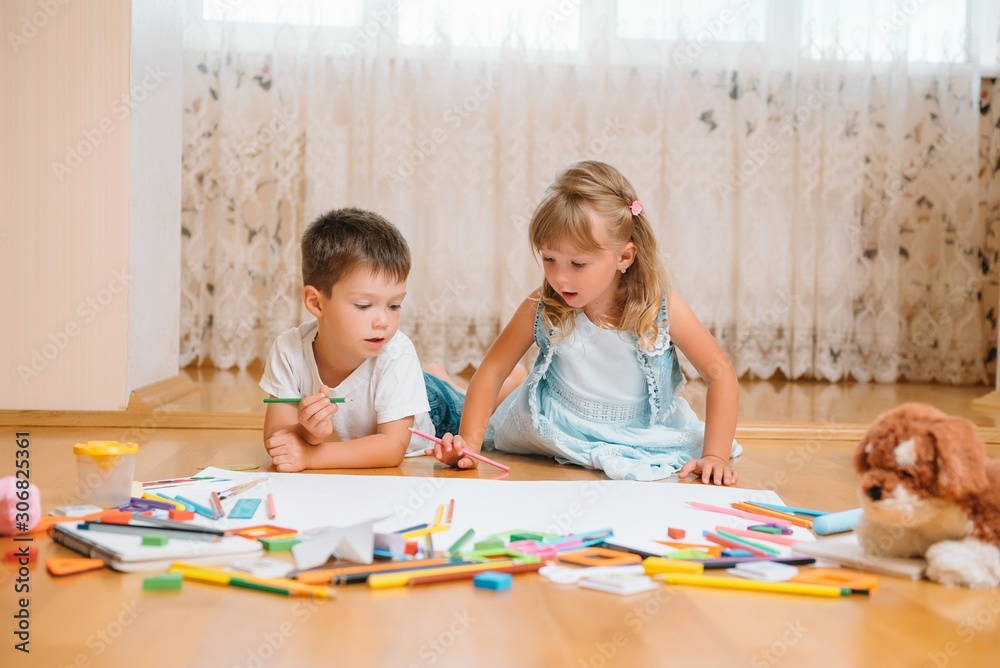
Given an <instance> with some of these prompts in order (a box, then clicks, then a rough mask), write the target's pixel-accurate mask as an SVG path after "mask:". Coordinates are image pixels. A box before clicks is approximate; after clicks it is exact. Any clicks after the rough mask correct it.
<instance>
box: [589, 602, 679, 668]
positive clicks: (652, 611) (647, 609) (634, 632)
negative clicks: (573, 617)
mask: <svg viewBox="0 0 1000 668" xmlns="http://www.w3.org/2000/svg"><path fill="white" fill-rule="evenodd" d="M676 592H677V590H676V589H675V588H673V587H669V588H668V587H662V586H661V587H659V588H658V589H655V590H653V591H652V592H650V593H647V594H645V595H644V596H643V600H642V601H641V602H637V603H636V605H634V606H632V608H631V609H630V610H629V611H628V612H627V613H625V617H624V618H623V619H622V621H623V623H624V625H625V627H626V628H627V629H628V630H629V631H630V632H631V634H626V633H625V631H615V632H614V633H612V634H611V637H610V638H607V639H605V640H599V641H597V642H595V643H594V644H593V648H594V650H593V651H592V652H591V653H590V654H589V655H588V656H587V657H586V658H583V659H578V660H577V666H578V668H606V666H608V665H609V664H610V663H611V662H612V661H614V659H615V658H616V657H618V656H619V653H620V652H621V650H622V649H623V648H625V647H626V646H627V645H628V644H629V643H630V642H631V639H632V637H633V636H638V635H639V634H640V633H642V630H643V629H644V628H646V625H647V624H649V623H650V622H652V621H653V620H654V619H655V618H656V617H658V616H659V615H660V613H661V612H663V610H664V609H665V608H666V605H667V604H668V603H669V602H670V600H671V599H673V597H674V596H676V595H677V594H676Z"/></svg>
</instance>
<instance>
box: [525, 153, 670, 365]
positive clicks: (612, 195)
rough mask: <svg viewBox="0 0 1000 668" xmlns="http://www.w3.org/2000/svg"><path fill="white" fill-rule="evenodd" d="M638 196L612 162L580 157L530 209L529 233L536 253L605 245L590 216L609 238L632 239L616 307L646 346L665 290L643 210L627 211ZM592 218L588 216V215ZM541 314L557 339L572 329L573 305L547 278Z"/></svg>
mask: <svg viewBox="0 0 1000 668" xmlns="http://www.w3.org/2000/svg"><path fill="white" fill-rule="evenodd" d="M637 199H638V198H637V197H636V194H635V188H633V187H632V184H631V183H629V182H628V179H626V178H625V177H624V176H622V173H621V172H619V171H618V170H617V169H615V168H614V167H612V166H611V165H608V164H605V163H603V162H596V161H593V160H585V161H583V162H578V163H576V164H574V165H571V166H570V167H569V169H567V170H566V171H565V172H563V173H562V174H561V175H559V177H557V178H556V180H555V182H554V183H553V184H552V185H551V186H549V189H548V190H547V191H546V192H545V195H544V196H543V198H542V202H541V204H539V205H538V208H537V209H535V214H534V215H533V216H532V218H531V226H530V227H529V230H528V236H529V238H530V240H531V247H532V250H533V251H534V253H535V255H536V256H537V255H539V254H540V249H541V248H543V247H547V248H551V247H552V246H556V245H559V244H561V243H568V244H570V245H572V246H574V247H576V248H578V249H580V250H581V251H583V252H595V251H602V250H607V249H605V248H602V247H601V245H600V244H598V243H597V240H596V239H595V238H594V234H593V228H592V224H593V223H592V222H591V221H592V220H594V219H596V220H598V221H603V222H604V224H606V225H607V231H608V236H609V238H610V239H611V241H612V243H614V244H616V245H619V246H621V245H624V244H627V243H628V242H630V241H631V242H632V243H634V244H635V248H636V257H635V261H634V262H633V263H632V265H631V266H630V267H629V268H628V271H626V273H624V274H622V276H621V281H620V283H619V286H618V295H617V303H618V304H619V305H620V306H621V310H622V312H621V316H620V318H619V320H618V327H617V329H619V330H620V331H629V332H632V333H633V334H635V336H636V337H637V338H638V339H639V341H640V343H641V344H642V346H643V347H645V348H651V347H652V346H653V343H654V342H655V341H656V336H657V334H658V333H659V332H658V328H657V324H656V320H657V316H658V315H659V313H660V306H661V304H662V302H663V297H664V295H666V294H668V286H667V272H666V269H664V267H663V263H662V262H661V261H660V257H659V255H658V254H657V250H656V237H655V236H654V235H653V230H652V228H651V227H650V225H649V220H648V219H647V218H646V215H645V214H644V213H642V212H640V213H639V214H638V215H632V210H631V205H632V203H633V202H635V201H636V200H637ZM592 217H593V218H592ZM541 300H542V317H544V319H545V323H546V324H547V325H548V326H549V328H551V329H552V330H553V331H554V333H555V336H556V337H557V338H560V337H563V336H565V335H566V334H568V333H569V332H571V331H572V329H573V316H574V312H575V311H576V309H574V308H573V307H572V306H570V305H569V304H567V303H566V302H565V300H563V298H562V296H561V295H559V293H558V292H556V291H555V290H554V289H553V288H552V286H551V285H549V282H548V281H547V280H543V281H542V289H541Z"/></svg>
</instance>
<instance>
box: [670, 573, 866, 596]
mask: <svg viewBox="0 0 1000 668" xmlns="http://www.w3.org/2000/svg"><path fill="white" fill-rule="evenodd" d="M655 579H657V580H660V581H662V582H666V583H667V584H684V585H694V586H696V587H718V588H721V589H745V590H749V591H770V592H777V593H780V594H805V595H807V596H829V597H832V598H836V597H838V596H849V595H850V593H851V590H850V589H843V588H841V587H829V586H826V585H813V584H803V583H800V582H759V581H756V580H742V579H739V578H724V577H714V576H711V575H689V574H687V573H663V574H661V575H657V576H655Z"/></svg>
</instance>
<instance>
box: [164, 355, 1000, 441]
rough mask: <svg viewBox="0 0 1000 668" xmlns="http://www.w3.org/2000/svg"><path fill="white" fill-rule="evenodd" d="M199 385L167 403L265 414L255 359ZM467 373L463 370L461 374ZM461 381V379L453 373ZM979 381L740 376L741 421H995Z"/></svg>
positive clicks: (700, 403) (197, 374) (696, 403)
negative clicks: (898, 412)
mask: <svg viewBox="0 0 1000 668" xmlns="http://www.w3.org/2000/svg"><path fill="white" fill-rule="evenodd" d="M181 371H182V373H183V374H185V375H186V376H187V377H188V378H190V379H191V380H193V381H195V382H196V383H198V385H199V387H200V388H201V391H199V392H198V393H195V394H189V395H187V396H185V397H182V398H181V399H178V400H177V401H175V402H173V403H172V404H170V405H169V406H167V407H166V408H167V409H168V410H172V411H177V412H188V411H190V412H201V413H237V414H239V413H254V414H259V415H261V416H263V415H264V404H263V403H261V399H263V398H264V397H265V396H267V395H266V394H265V393H264V391H263V390H261V389H260V388H259V387H258V386H257V383H258V382H259V381H260V377H261V372H262V369H261V368H260V366H259V365H254V366H251V367H249V368H248V369H246V370H244V371H240V370H237V369H231V370H227V371H221V370H219V369H216V368H210V367H203V368H199V367H187V368H185V369H182V370H181ZM466 379H467V375H466ZM456 380H457V382H458V383H460V384H463V383H464V381H465V379H463V377H458V378H457V379H456ZM991 389H992V388H990V387H987V386H984V385H972V386H960V387H955V386H944V385H930V384H923V383H894V384H879V383H855V382H844V383H822V382H816V381H797V382H788V381H771V380H743V381H741V382H740V413H739V420H740V422H752V423H781V424H800V423H809V424H812V423H817V424H822V423H847V424H857V423H865V424H867V423H869V422H871V421H872V420H874V419H875V418H876V417H877V416H878V415H879V414H880V413H882V412H884V411H886V410H888V409H890V408H892V407H894V406H897V405H899V404H901V403H904V402H906V401H925V402H928V403H931V404H934V405H935V406H937V407H938V408H940V409H941V410H943V411H945V412H948V413H951V414H953V415H961V416H963V417H966V418H968V419H970V420H972V421H973V422H974V423H976V424H977V425H979V426H981V427H1000V411H986V410H983V409H978V408H975V407H974V406H973V405H972V403H971V402H972V400H973V399H977V398H979V397H982V396H983V395H985V394H988V393H989V392H990V390H991ZM685 397H686V398H687V399H688V402H689V403H690V404H691V407H692V408H694V410H695V412H697V413H698V414H699V415H701V416H704V409H705V385H704V383H702V382H700V381H697V380H696V381H693V382H690V383H688V385H687V389H686V391H685Z"/></svg>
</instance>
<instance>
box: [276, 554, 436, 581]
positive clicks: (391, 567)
mask: <svg viewBox="0 0 1000 668" xmlns="http://www.w3.org/2000/svg"><path fill="white" fill-rule="evenodd" d="M450 562H451V560H450V559H445V558H438V559H417V560H413V561H394V562H392V563H389V564H367V565H361V566H341V567H340V568H324V569H323V570H317V571H302V572H301V573H297V574H296V575H295V579H296V580H298V581H299V582H305V583H306V584H325V583H327V582H330V581H332V580H333V578H335V577H339V576H341V575H351V574H353V573H371V572H373V571H398V570H406V569H408V568H409V569H412V568H419V567H420V566H437V565H442V566H443V565H444V564H447V563H450Z"/></svg>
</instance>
